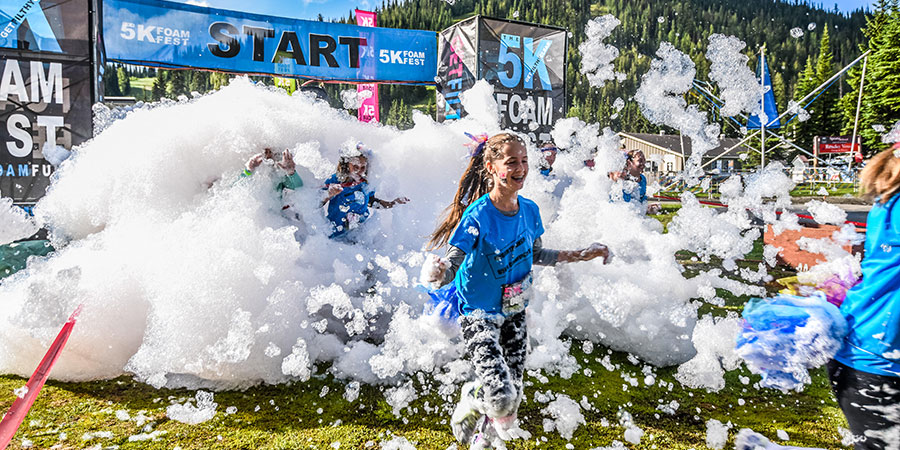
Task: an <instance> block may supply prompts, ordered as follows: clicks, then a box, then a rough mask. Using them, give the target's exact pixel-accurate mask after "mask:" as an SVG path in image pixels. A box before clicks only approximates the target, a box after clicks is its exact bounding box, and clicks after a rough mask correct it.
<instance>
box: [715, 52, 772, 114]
mask: <svg viewBox="0 0 900 450" xmlns="http://www.w3.org/2000/svg"><path fill="white" fill-rule="evenodd" d="M746 46H747V45H746V44H745V43H744V42H743V41H741V40H740V39H738V38H736V37H734V36H725V35H723V34H713V35H711V36H710V37H709V47H708V49H707V50H706V59H708V60H709V62H710V68H709V78H710V79H711V80H712V81H715V82H716V84H717V85H718V86H719V90H720V97H721V98H722V101H724V102H725V104H724V105H723V106H722V108H721V112H722V115H724V116H736V115H738V114H740V113H742V112H746V113H754V112H757V111H756V110H758V109H759V99H760V96H759V82H758V81H757V79H756V76H755V75H754V74H753V71H751V70H750V68H749V67H748V66H747V61H748V60H749V57H748V56H747V55H745V54H743V53H741V50H743V49H744V47H746Z"/></svg>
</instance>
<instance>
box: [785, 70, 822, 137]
mask: <svg viewBox="0 0 900 450" xmlns="http://www.w3.org/2000/svg"><path fill="white" fill-rule="evenodd" d="M815 67H816V66H815V63H814V61H813V58H812V56H809V57H808V58H807V59H806V67H805V68H804V69H803V72H802V73H801V74H800V79H799V80H798V81H797V87H796V89H794V101H795V102H799V101H800V100H802V99H803V98H804V97H806V96H807V95H808V94H809V93H810V92H812V90H813V89H815V88H816V86H818V85H819V82H818V77H817V76H816V68H815ZM808 102H809V100H807V101H806V102H804V103H803V104H800V105H799V107H801V108H802V107H804V106H806V105H807V104H808ZM817 107H818V105H817V104H816V103H812V104H810V105H809V109H808V110H807V111H806V112H807V113H808V114H809V119H808V120H805V121H802V120H801V117H802V116H804V114H802V113H801V114H799V115H798V117H796V118H794V119H793V120H792V121H791V123H790V126H789V130H790V134H791V137H792V138H793V139H794V142H796V143H797V145H799V146H801V147H803V148H806V149H811V148H812V140H813V136H814V135H815V132H816V128H817V127H816V124H815V121H813V120H812V118H813V114H814V113H815V112H816V108H817ZM791 117H793V116H791Z"/></svg>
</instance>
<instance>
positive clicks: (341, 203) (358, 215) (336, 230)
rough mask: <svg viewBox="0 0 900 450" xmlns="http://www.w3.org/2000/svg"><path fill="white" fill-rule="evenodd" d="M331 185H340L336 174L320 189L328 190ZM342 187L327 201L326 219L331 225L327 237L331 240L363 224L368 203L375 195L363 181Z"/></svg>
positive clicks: (367, 211) (367, 212)
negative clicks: (329, 234) (330, 230)
mask: <svg viewBox="0 0 900 450" xmlns="http://www.w3.org/2000/svg"><path fill="white" fill-rule="evenodd" d="M332 184H341V182H340V180H339V179H338V176H337V174H333V175H331V177H329V178H328V179H327V180H325V187H324V188H322V189H323V190H328V186H330V185H332ZM342 186H344V190H342V191H341V192H340V193H339V194H338V195H335V196H334V197H332V198H331V200H329V201H328V213H327V217H328V220H330V221H331V224H332V233H331V236H329V237H332V238H333V237H339V236H342V235H344V234H346V233H347V232H348V231H350V230H349V229H350V228H352V227H353V226H354V225H358V224H361V223H363V222H365V221H366V219H368V218H369V201H371V199H372V197H373V196H374V195H375V190H374V189H370V188H369V183H367V182H365V181H363V182H360V183H357V184H354V185H350V186H347V185H342ZM351 216H352V217H351Z"/></svg>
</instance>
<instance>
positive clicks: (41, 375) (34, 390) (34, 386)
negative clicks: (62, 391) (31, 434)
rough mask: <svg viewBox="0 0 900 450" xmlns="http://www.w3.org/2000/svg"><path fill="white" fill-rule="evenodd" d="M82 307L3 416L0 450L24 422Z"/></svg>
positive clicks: (54, 342) (66, 324) (70, 317)
mask: <svg viewBox="0 0 900 450" xmlns="http://www.w3.org/2000/svg"><path fill="white" fill-rule="evenodd" d="M83 306H84V305H78V307H77V308H75V311H74V312H73V313H72V315H71V316H69V320H67V321H66V323H65V324H64V325H63V327H62V329H61V330H60V331H59V335H57V336H56V339H55V340H54V341H53V343H52V344H50V348H49V349H48V350H47V353H46V354H45V355H44V358H43V359H41V363H40V364H38V366H37V368H36V369H35V370H34V373H33V374H32V375H31V378H29V379H28V382H27V383H25V388H26V391H25V395H23V396H22V397H19V398H17V399H16V400H15V401H14V402H13V404H12V406H11V407H10V408H9V411H7V413H6V415H4V416H3V420H2V421H0V450H4V449H5V448H6V447H7V446H8V445H9V443H10V441H12V438H13V436H15V434H16V431H17V430H18V429H19V426H20V425H22V421H24V420H25V416H27V415H28V411H29V410H30V409H31V406H32V405H33V404H34V401H35V400H36V399H37V396H38V394H40V392H41V388H43V387H44V383H46V382H47V378H48V377H49V376H50V370H51V369H52V368H53V365H54V364H56V360H57V359H59V355H60V354H61V353H62V350H63V348H64V347H65V346H66V341H68V340H69V335H70V334H72V328H73V327H74V326H75V321H76V320H78V315H79V314H81V308H82V307H83Z"/></svg>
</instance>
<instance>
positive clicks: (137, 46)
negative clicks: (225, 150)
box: [103, 0, 437, 84]
mask: <svg viewBox="0 0 900 450" xmlns="http://www.w3.org/2000/svg"><path fill="white" fill-rule="evenodd" d="M103 34H104V48H105V54H106V58H107V59H108V60H112V61H119V62H124V63H130V64H142V65H153V66H161V67H194V68H203V69H213V70H222V71H228V72H240V73H257V74H271V75H278V76H291V77H300V78H313V79H322V80H340V81H351V82H365V81H396V82H404V83H429V84H432V83H434V76H435V71H436V67H437V34H436V33H434V32H431V31H418V30H397V29H390V28H373V27H360V26H355V25H345V24H338V23H330V22H317V21H309V20H297V19H288V18H283V17H273V16H263V15H258V14H249V13H242V12H236V11H226V10H221V9H213V8H205V7H200V6H194V5H187V4H181V3H172V2H165V1H151V0H105V1H104V2H103Z"/></svg>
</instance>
